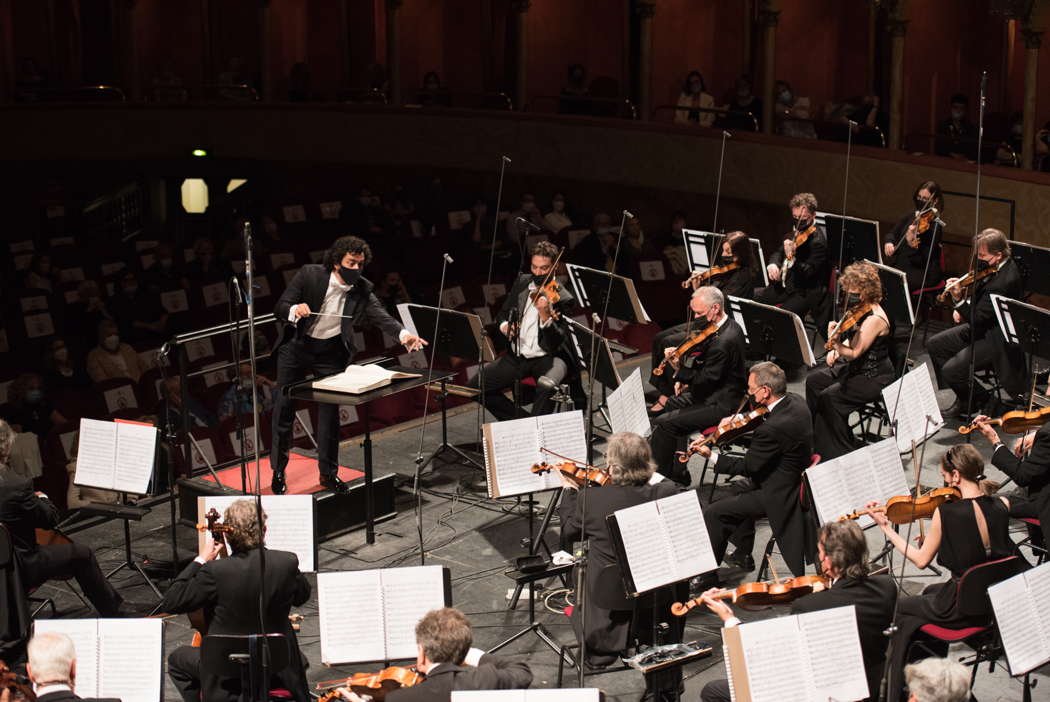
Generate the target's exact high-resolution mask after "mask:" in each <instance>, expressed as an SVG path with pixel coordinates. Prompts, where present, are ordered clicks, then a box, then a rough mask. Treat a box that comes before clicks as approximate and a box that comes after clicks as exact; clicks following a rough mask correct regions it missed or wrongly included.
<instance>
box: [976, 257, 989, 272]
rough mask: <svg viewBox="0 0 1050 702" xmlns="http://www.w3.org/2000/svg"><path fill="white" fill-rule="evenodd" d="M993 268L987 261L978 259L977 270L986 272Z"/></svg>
mask: <svg viewBox="0 0 1050 702" xmlns="http://www.w3.org/2000/svg"><path fill="white" fill-rule="evenodd" d="M991 267H992V264H990V263H988V261H985V260H983V259H980V258H979V259H977V270H979V271H986V270H988V269H989V268H991Z"/></svg>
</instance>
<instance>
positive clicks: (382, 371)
mask: <svg viewBox="0 0 1050 702" xmlns="http://www.w3.org/2000/svg"><path fill="white" fill-rule="evenodd" d="M418 377H420V374H419V373H405V372H403V371H396V370H389V369H387V368H383V367H382V366H379V365H376V364H374V363H369V364H367V365H364V366H358V365H354V364H350V365H349V366H347V367H346V370H345V371H343V372H342V373H337V374H336V375H332V376H329V377H327V378H322V379H321V380H315V381H314V382H313V383H312V386H313V388H314V389H315V390H333V391H335V392H349V393H353V394H354V395H360V394H361V393H366V392H368V391H369V390H375V389H376V388H381V387H385V386H387V385H390V381H392V380H397V379H400V378H418Z"/></svg>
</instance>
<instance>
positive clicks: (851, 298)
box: [846, 293, 860, 308]
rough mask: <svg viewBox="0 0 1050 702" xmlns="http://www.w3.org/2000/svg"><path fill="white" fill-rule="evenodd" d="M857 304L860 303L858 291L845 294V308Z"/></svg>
mask: <svg viewBox="0 0 1050 702" xmlns="http://www.w3.org/2000/svg"><path fill="white" fill-rule="evenodd" d="M859 304H860V294H859V293H850V294H849V295H847V296H846V307H847V308H852V307H856V306H857V305H859Z"/></svg>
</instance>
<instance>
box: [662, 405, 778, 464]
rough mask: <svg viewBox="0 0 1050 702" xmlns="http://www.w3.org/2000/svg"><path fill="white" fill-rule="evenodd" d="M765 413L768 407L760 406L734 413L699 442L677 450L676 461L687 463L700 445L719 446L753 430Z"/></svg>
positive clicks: (767, 411)
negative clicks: (682, 449)
mask: <svg viewBox="0 0 1050 702" xmlns="http://www.w3.org/2000/svg"><path fill="white" fill-rule="evenodd" d="M767 414H769V408H768V407H765V406H762V407H759V408H757V409H753V410H751V411H750V412H747V413H745V414H737V415H734V417H733V418H732V419H731V420H729V422H728V423H726V424H725V425H724V426H719V427H718V428H717V429H715V430H714V431H713V432H711V434H710V435H709V436H705V437H704V439H703V441H701V442H700V443H698V444H696V445H695V446H690V447H689V448H688V449H687V450H685V451H679V452H678V462H679V463H688V462H689V458H690V457H691V456H692V455H693V454H695V453H698V452H699V450H700V447H701V446H719V445H721V444H726V443H729V442H730V441H732V440H733V439H735V438H737V437H738V436H743V435H744V434H747V433H748V432H752V431H754V430H755V429H756V428H757V427H758V425H759V424H761V423H762V422H763V421H764V420H765V416H766V415H767Z"/></svg>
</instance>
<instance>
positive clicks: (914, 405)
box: [882, 363, 944, 453]
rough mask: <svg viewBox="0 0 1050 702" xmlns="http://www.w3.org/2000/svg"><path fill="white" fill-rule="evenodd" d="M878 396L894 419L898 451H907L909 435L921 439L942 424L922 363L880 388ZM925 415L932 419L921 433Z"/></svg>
mask: <svg viewBox="0 0 1050 702" xmlns="http://www.w3.org/2000/svg"><path fill="white" fill-rule="evenodd" d="M882 399H883V401H884V402H885V403H886V410H887V411H888V412H889V415H890V421H891V422H893V421H896V422H897V430H896V432H895V433H896V438H897V450H898V451H899V452H900V453H907V452H908V451H911V442H912V439H914V440H915V441H917V442H919V443H922V442H923V441H925V440H926V439H927V438H929V437H930V436H933V435H934V434H935V433H936V432H937V430H939V429H940V428H941V427H942V426H943V425H944V420H943V419H941V410H940V408H939V407H938V406H937V395H936V393H935V392H934V390H933V383H932V382H931V381H930V371H929V370H928V369H927V368H926V364H925V363H923V364H922V365H921V366H919V367H918V368H914V369H912V370H911V371H909V372H908V373H906V374H905V375H904V376H902V377H901V378H898V379H897V380H895V381H893V382H892V383H890V384H889V385H887V386H886V387H885V388H883V390H882ZM927 415H929V416H930V417H931V418H932V419H933V421H932V422H931V423H930V425H929V429H928V431H927V432H926V433H924V431H923V430H924V429H926V427H927V423H926V416H927Z"/></svg>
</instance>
